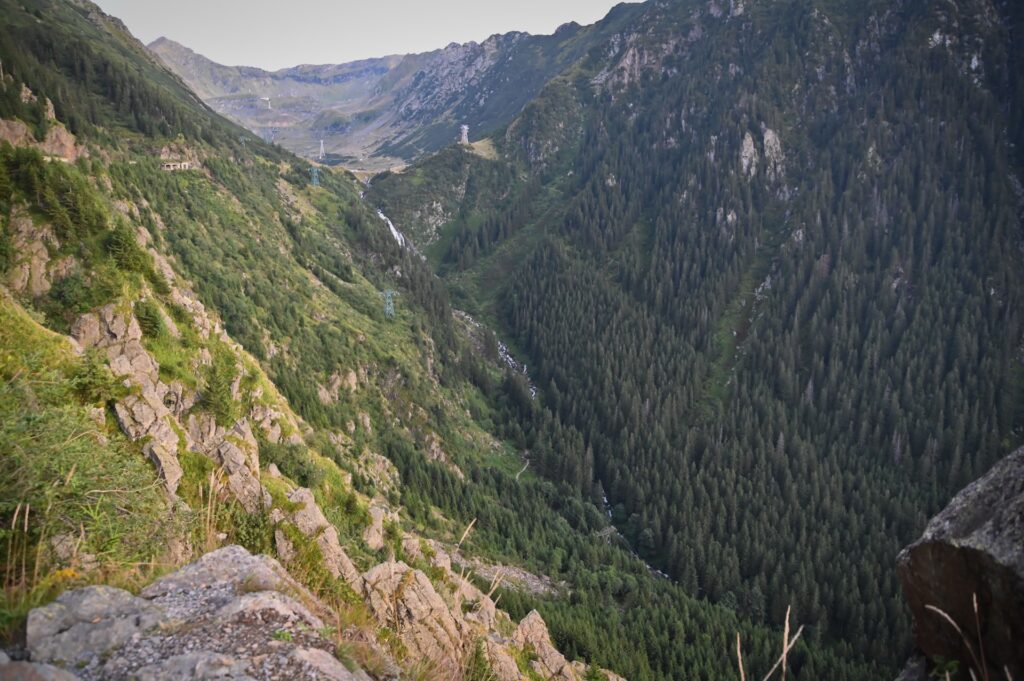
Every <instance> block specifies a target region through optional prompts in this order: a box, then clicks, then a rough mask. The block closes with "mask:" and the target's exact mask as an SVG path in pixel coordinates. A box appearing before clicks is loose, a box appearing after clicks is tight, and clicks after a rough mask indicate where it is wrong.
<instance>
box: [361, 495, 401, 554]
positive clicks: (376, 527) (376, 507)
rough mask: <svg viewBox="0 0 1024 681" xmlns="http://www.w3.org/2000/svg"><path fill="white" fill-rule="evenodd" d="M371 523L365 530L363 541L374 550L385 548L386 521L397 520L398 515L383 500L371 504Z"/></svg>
mask: <svg viewBox="0 0 1024 681" xmlns="http://www.w3.org/2000/svg"><path fill="white" fill-rule="evenodd" d="M369 510H370V524H369V525H368V526H367V527H366V530H364V531H363V541H364V542H366V545H367V546H368V547H370V549H371V550H372V551H380V550H381V549H382V548H384V521H385V520H387V521H389V522H397V521H398V516H397V515H396V514H395V512H394V511H391V510H390V509H388V507H387V506H386V505H385V504H384V503H383V502H382V501H375V502H374V503H373V504H371V505H370V509H369Z"/></svg>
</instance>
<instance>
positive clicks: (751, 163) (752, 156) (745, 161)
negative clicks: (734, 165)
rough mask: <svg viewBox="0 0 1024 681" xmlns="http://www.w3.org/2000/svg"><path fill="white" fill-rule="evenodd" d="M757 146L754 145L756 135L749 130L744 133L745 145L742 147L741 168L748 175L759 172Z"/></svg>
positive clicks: (751, 175)
mask: <svg viewBox="0 0 1024 681" xmlns="http://www.w3.org/2000/svg"><path fill="white" fill-rule="evenodd" d="M757 161H758V156H757V148H756V147H755V146H754V136H753V135H751V134H750V133H749V132H747V133H746V134H745V135H743V146H742V147H741V148H740V169H741V170H742V171H743V174H744V175H746V176H747V177H753V176H754V175H756V174H757Z"/></svg>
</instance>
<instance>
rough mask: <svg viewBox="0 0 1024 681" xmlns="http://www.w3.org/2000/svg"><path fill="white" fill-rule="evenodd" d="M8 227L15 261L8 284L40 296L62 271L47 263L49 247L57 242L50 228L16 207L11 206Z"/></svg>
mask: <svg viewBox="0 0 1024 681" xmlns="http://www.w3.org/2000/svg"><path fill="white" fill-rule="evenodd" d="M10 230H11V246H12V250H13V252H14V253H15V254H16V260H15V262H14V264H13V265H12V266H11V269H10V273H9V274H8V276H7V284H8V285H9V286H10V287H11V290H12V291H16V292H19V293H21V292H25V293H28V294H30V295H31V296H33V297H38V296H41V295H43V294H44V293H46V292H47V291H49V290H50V287H51V285H52V282H53V281H56V280H57V279H58V278H60V277H59V275H60V274H62V273H63V270H64V267H63V266H59V265H58V264H57V263H51V262H50V249H51V248H53V249H56V248H59V247H60V243H59V242H58V241H57V237H56V236H54V234H53V230H52V229H50V228H49V227H48V226H45V225H43V226H37V225H36V224H35V223H34V222H33V221H32V216H31V215H29V214H28V213H27V212H26V211H24V210H21V209H18V208H13V209H11V214H10ZM59 262H60V261H59Z"/></svg>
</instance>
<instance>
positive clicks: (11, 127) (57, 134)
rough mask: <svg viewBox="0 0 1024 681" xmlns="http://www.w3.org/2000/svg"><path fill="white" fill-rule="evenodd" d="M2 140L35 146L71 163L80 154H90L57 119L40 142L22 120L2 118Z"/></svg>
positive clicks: (19, 144) (0, 126) (23, 145)
mask: <svg viewBox="0 0 1024 681" xmlns="http://www.w3.org/2000/svg"><path fill="white" fill-rule="evenodd" d="M0 140H5V141H7V142H10V143H11V145H12V146H15V147H34V148H36V149H38V150H39V151H41V152H42V153H43V154H44V155H46V156H52V157H56V158H60V159H64V160H65V161H68V162H69V163H74V162H75V161H76V160H78V157H80V156H88V155H89V154H88V152H87V151H86V150H85V149H84V148H82V147H80V146H79V145H78V142H77V140H76V139H75V136H74V135H72V134H71V133H70V132H68V130H67V128H65V127H64V126H63V125H61V124H60V123H57V122H55V121H54V122H51V124H50V127H49V128H48V129H47V131H46V137H44V138H43V140H42V141H41V142H39V141H36V139H35V136H34V135H33V134H32V131H31V130H29V128H28V126H27V125H25V124H24V123H22V122H21V121H11V120H0Z"/></svg>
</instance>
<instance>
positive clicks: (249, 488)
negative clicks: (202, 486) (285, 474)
mask: <svg viewBox="0 0 1024 681" xmlns="http://www.w3.org/2000/svg"><path fill="white" fill-rule="evenodd" d="M188 438H189V449H191V450H192V451H195V452H198V453H200V454H204V455H206V456H208V457H209V458H211V459H213V461H214V462H216V463H217V464H218V465H219V466H221V468H222V469H223V470H224V474H225V475H226V476H227V486H228V489H229V490H230V491H231V493H232V494H233V495H234V496H235V498H237V499H238V500H239V502H241V504H242V506H243V507H244V508H245V510H246V511H248V512H249V513H254V512H256V511H257V510H259V509H260V508H264V507H268V506H270V497H269V496H268V495H267V494H266V492H265V491H264V490H263V488H262V487H261V486H260V478H259V471H260V460H259V445H258V443H257V442H256V438H255V437H254V436H253V434H252V428H250V427H249V421H248V420H246V419H239V420H238V421H236V422H235V424H234V425H233V426H232V427H231V428H230V429H226V428H223V427H222V426H219V425H217V421H216V419H215V418H214V417H213V415H212V414H208V413H203V414H198V415H196V414H193V415H191V416H189V418H188Z"/></svg>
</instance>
